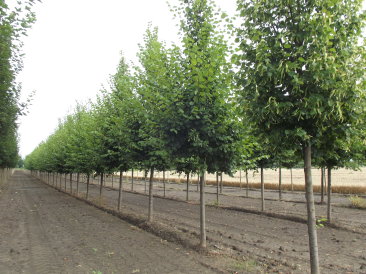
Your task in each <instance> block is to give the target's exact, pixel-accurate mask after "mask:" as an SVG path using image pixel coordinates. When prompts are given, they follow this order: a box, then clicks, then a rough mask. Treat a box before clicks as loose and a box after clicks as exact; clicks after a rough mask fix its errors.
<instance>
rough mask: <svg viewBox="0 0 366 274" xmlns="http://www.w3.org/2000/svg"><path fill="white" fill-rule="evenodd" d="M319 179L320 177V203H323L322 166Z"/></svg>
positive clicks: (323, 175)
mask: <svg viewBox="0 0 366 274" xmlns="http://www.w3.org/2000/svg"><path fill="white" fill-rule="evenodd" d="M320 172H321V179H320V203H321V204H324V177H325V169H324V167H322V168H321V169H320Z"/></svg>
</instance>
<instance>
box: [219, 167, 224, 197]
mask: <svg viewBox="0 0 366 274" xmlns="http://www.w3.org/2000/svg"><path fill="white" fill-rule="evenodd" d="M223 188H224V185H223V183H222V172H221V173H220V193H221V194H222V190H223Z"/></svg>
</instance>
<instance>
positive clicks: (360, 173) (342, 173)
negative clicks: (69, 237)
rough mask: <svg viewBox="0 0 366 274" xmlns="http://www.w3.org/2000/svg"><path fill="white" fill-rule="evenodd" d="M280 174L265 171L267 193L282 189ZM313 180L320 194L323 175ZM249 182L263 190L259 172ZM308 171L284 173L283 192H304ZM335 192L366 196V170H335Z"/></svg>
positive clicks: (316, 173)
mask: <svg viewBox="0 0 366 274" xmlns="http://www.w3.org/2000/svg"><path fill="white" fill-rule="evenodd" d="M291 172H292V185H291ZM278 173H279V172H278V170H273V169H265V170H264V181H265V184H266V188H267V189H278V180H279V175H278ZM131 175H132V174H131V172H128V173H127V176H131ZM134 176H138V177H140V178H143V177H144V172H142V171H135V173H134ZM155 178H157V179H160V180H162V179H163V172H157V173H156V174H155ZM165 178H166V179H167V180H168V181H175V182H182V183H183V182H185V180H186V179H185V175H184V174H181V175H179V174H177V173H176V172H173V171H167V172H166V173H165ZM206 178H207V181H208V183H209V184H210V183H212V184H215V182H216V175H214V174H207V177H206ZM312 178H313V185H314V191H316V192H320V185H321V172H320V169H316V168H314V169H312ZM192 180H193V181H197V178H196V176H194V177H193V178H192ZM223 182H224V184H226V185H231V186H238V187H239V186H240V182H241V185H242V187H245V184H246V178H245V172H244V171H241V172H240V171H238V172H236V173H235V174H234V177H231V176H229V175H227V174H223ZM248 182H249V185H250V187H251V188H259V187H260V185H259V184H260V173H259V172H258V171H253V170H250V171H249V172H248ZM304 182H305V178H304V170H303V169H300V168H297V169H292V171H290V170H289V169H282V189H287V190H290V189H294V190H304ZM332 189H333V192H336V193H343V194H358V195H359V194H366V168H365V167H363V168H361V169H360V170H357V171H355V170H351V169H335V170H332Z"/></svg>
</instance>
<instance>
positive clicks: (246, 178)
mask: <svg viewBox="0 0 366 274" xmlns="http://www.w3.org/2000/svg"><path fill="white" fill-rule="evenodd" d="M245 181H246V183H247V193H246V194H247V197H249V180H248V170H247V169H246V170H245Z"/></svg>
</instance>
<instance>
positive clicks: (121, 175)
mask: <svg viewBox="0 0 366 274" xmlns="http://www.w3.org/2000/svg"><path fill="white" fill-rule="evenodd" d="M122 181H123V171H122V170H120V171H119V189H118V211H120V209H121V202H122Z"/></svg>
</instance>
